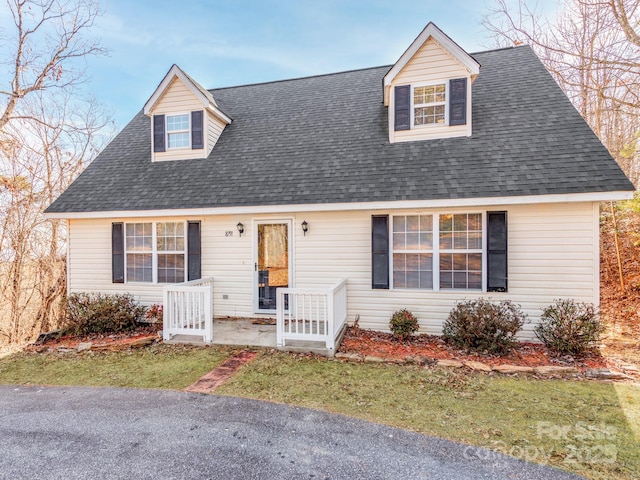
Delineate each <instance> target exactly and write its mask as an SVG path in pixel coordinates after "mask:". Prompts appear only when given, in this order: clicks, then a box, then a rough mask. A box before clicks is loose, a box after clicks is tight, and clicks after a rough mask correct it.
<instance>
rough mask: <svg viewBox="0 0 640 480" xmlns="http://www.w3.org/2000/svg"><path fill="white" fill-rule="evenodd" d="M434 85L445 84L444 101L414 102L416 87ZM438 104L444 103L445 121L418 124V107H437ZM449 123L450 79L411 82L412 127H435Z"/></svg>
mask: <svg viewBox="0 0 640 480" xmlns="http://www.w3.org/2000/svg"><path fill="white" fill-rule="evenodd" d="M433 85H444V102H432V103H419V104H417V105H416V104H415V103H414V99H415V96H414V91H415V89H416V88H420V87H430V86H433ZM438 105H444V123H425V124H420V125H417V124H416V108H422V107H435V106H438ZM447 125H449V81H448V80H440V81H434V82H421V83H416V84H415V85H414V84H411V128H423V127H426V128H433V127H442V126H447Z"/></svg>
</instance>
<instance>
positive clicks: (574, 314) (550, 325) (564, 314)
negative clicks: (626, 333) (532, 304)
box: [534, 299, 605, 355]
mask: <svg viewBox="0 0 640 480" xmlns="http://www.w3.org/2000/svg"><path fill="white" fill-rule="evenodd" d="M604 329H605V325H604V323H603V322H602V321H601V320H600V317H599V316H598V312H597V311H596V307H595V306H593V305H592V304H590V303H579V302H576V301H575V300H569V299H558V300H554V303H553V304H551V305H549V306H548V307H547V308H545V309H544V310H543V311H542V315H541V316H540V324H538V325H537V326H536V327H535V328H534V332H535V334H536V337H538V339H540V341H541V342H542V343H544V344H545V345H546V346H547V347H548V348H550V349H552V350H555V351H556V352H558V353H562V354H569V355H582V354H584V353H586V352H587V351H588V350H590V349H593V348H594V347H595V346H596V345H597V344H598V341H599V340H600V335H601V334H602V333H603V332H604Z"/></svg>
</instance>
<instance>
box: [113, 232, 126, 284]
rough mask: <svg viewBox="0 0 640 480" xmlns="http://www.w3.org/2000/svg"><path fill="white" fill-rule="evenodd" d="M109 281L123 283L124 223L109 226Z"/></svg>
mask: <svg viewBox="0 0 640 480" xmlns="http://www.w3.org/2000/svg"><path fill="white" fill-rule="evenodd" d="M111 281H112V282H113V283H124V223H112V224H111Z"/></svg>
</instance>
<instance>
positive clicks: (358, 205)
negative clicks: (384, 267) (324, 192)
mask: <svg viewBox="0 0 640 480" xmlns="http://www.w3.org/2000/svg"><path fill="white" fill-rule="evenodd" d="M633 194H634V192H633V191H614V192H590V193H567V194H554V195H522V196H513V197H481V198H454V199H451V198H449V199H439V200H399V201H386V202H353V203H310V204H297V205H250V206H230V207H206V208H175V209H160V210H109V211H98V212H96V211H93V212H51V213H45V214H44V216H45V218H69V219H74V218H131V217H138V218H144V217H171V216H173V217H175V216H193V217H195V216H202V215H235V214H245V215H247V214H248V215H251V214H254V215H257V214H279V213H295V212H336V211H349V210H395V209H418V208H456V207H486V206H501V205H530V204H537V203H574V202H608V201H617V200H629V199H631V198H633Z"/></svg>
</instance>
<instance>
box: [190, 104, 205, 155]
mask: <svg viewBox="0 0 640 480" xmlns="http://www.w3.org/2000/svg"><path fill="white" fill-rule="evenodd" d="M202 114H203V112H202V110H197V111H195V112H191V148H192V149H196V148H204V135H203V123H204V122H203V115H202Z"/></svg>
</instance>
